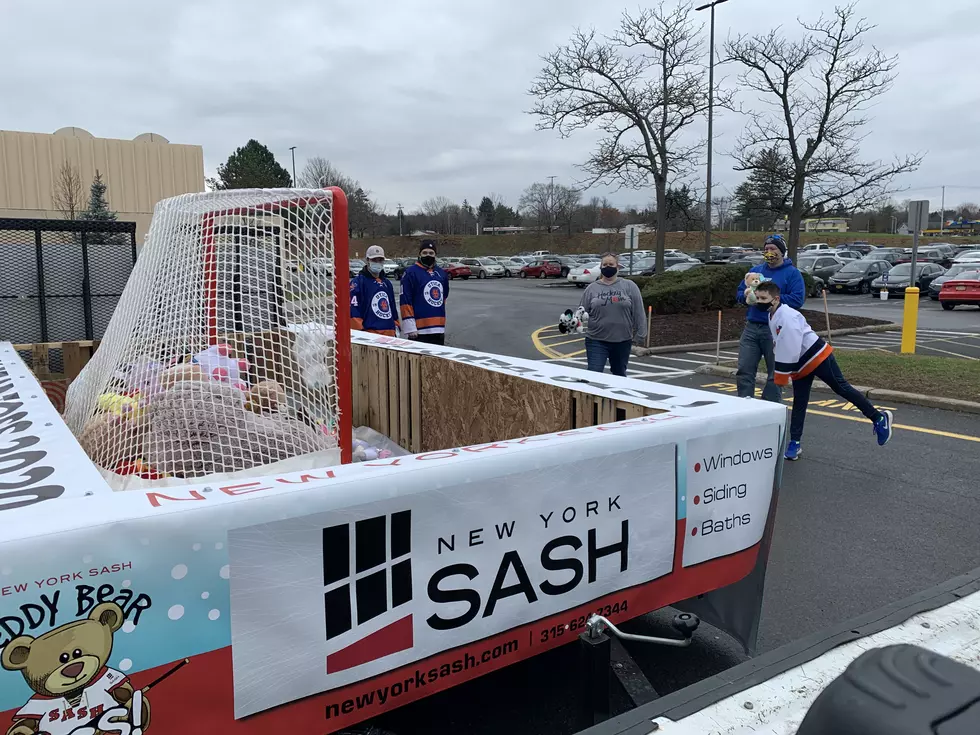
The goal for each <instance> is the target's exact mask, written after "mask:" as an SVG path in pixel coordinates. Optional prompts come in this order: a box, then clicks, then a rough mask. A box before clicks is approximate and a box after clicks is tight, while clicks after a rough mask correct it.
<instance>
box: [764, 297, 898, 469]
mask: <svg viewBox="0 0 980 735" xmlns="http://www.w3.org/2000/svg"><path fill="white" fill-rule="evenodd" d="M755 294H756V296H757V297H758V300H757V301H756V303H757V304H758V306H759V308H761V309H766V308H768V310H769V330H770V331H771V332H772V338H773V342H774V343H775V352H776V370H775V382H776V385H789V381H790V379H792V380H793V414H792V417H791V418H790V428H789V439H790V442H789V446H787V447H786V459H789V460H797V459H799V458H800V455H801V454H802V453H803V449H802V447H801V446H800V443H801V441H802V439H803V422H804V421H806V407H807V403H809V401H810V388H811V386H812V385H813V379H814V378H820V380H822V381H823V382H824V383H826V384H827V385H828V386H830V389H831V390H832V391H834V393H836V394H837V395H839V396H840V397H841V398H843V399H844V400H846V401H849V402H850V403H852V404H854V405H855V406H856V407H857V408H858V409H859V410H860V411H861V413H863V414H864V415H865V416H867V417H868V418H869V419H870V420H871V422H872V423H873V424H874V430H875V435H876V436H877V437H878V444H880V445H882V446H884V445H885V444H886V443H887V442H888V440H889V439H891V438H892V412H891V411H879V410H878V409H877V408H875V407H874V406H872V405H871V401H869V400H868V399H867V398H865V397H864V396H863V395H861V394H860V393H859V392H858V391H856V390H855V389H854V387H853V386H852V385H851V384H850V383H848V382H847V380H845V379H844V376H843V375H842V374H841V371H840V368H839V367H838V366H837V360H835V359H834V354H833V352H834V348H833V347H831V346H830V345H829V344H827V343H826V342H824V341H823V340H822V339H821V338H820V337H819V336H818V335H817V333H816V332H814V331H813V330H812V329H811V328H810V325H809V324H807V321H806V319H805V318H804V316H803V315H802V314H801V313H800V312H798V311H797V310H796V309H794V308H792V307H790V306H787V305H785V304H780V303H779V286H777V285H776V284H775V283H773V282H772V281H766V282H764V283H760V284H759V285H758V286H757V287H756V289H755Z"/></svg>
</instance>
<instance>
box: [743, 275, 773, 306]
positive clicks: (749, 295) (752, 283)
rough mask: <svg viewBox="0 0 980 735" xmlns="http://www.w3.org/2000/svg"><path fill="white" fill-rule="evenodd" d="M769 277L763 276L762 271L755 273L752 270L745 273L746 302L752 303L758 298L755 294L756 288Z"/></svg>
mask: <svg viewBox="0 0 980 735" xmlns="http://www.w3.org/2000/svg"><path fill="white" fill-rule="evenodd" d="M768 280H769V279H768V278H766V277H765V276H763V275H762V274H761V273H755V272H753V271H750V272H748V273H746V274H745V303H746V304H749V305H752V304H754V303H755V302H756V301H757V299H756V296H755V289H756V288H757V287H758V285H759V284H760V283H765V282H766V281H768Z"/></svg>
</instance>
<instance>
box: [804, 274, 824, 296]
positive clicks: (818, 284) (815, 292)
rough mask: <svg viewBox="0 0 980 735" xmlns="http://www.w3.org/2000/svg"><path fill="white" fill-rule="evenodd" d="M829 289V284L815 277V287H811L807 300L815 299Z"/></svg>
mask: <svg viewBox="0 0 980 735" xmlns="http://www.w3.org/2000/svg"><path fill="white" fill-rule="evenodd" d="M826 288H827V283H826V282H825V281H824V280H823V279H822V278H820V277H819V276H813V285H812V286H810V293H808V294H807V298H809V299H813V298H816V297H818V296H820V294H822V293H823V292H824V289H826Z"/></svg>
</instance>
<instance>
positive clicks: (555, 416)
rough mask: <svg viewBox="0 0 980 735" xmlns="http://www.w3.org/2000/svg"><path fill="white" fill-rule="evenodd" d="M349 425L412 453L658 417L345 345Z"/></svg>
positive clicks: (499, 376)
mask: <svg viewBox="0 0 980 735" xmlns="http://www.w3.org/2000/svg"><path fill="white" fill-rule="evenodd" d="M352 354H353V357H352V365H351V370H352V373H353V380H352V383H353V393H354V395H353V411H354V416H353V420H354V426H355V427H357V426H370V427H371V428H372V429H375V430H376V431H380V432H381V433H382V434H385V435H387V436H388V437H390V438H391V439H392V440H394V441H395V442H396V443H397V444H398V445H399V446H402V447H404V448H405V449H407V450H409V451H411V452H428V451H434V450H438V449H446V448H447V447H459V446H467V445H472V444H486V443H490V442H494V441H501V440H503V439H516V438H521V437H526V436H535V435H538V434H547V433H551V432H557V431H565V430H568V429H573V428H579V427H584V426H596V425H598V424H606V423H612V422H615V421H624V420H626V419H631V418H638V417H640V416H651V415H654V414H658V413H663V412H664V411H663V410H661V409H655V408H647V407H645V406H640V405H637V404H635V403H630V402H629V401H622V400H612V399H609V398H602V397H600V396H595V395H592V394H589V393H583V392H580V391H571V390H568V389H566V388H563V387H560V386H552V385H547V384H544V383H539V382H537V381H532V380H527V379H524V378H520V377H517V376H514V375H507V374H505V373H497V372H493V371H490V370H486V369H484V368H482V367H479V366H476V365H468V364H466V363H460V362H454V361H452V360H443V359H441V358H438V357H430V356H426V355H413V354H411V353H406V352H397V351H395V350H386V349H383V348H379V347H371V346H368V345H353V346H352Z"/></svg>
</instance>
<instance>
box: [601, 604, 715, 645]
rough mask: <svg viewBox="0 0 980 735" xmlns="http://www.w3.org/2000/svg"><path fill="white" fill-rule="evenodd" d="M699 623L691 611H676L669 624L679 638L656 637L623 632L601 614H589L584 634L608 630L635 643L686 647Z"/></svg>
mask: <svg viewBox="0 0 980 735" xmlns="http://www.w3.org/2000/svg"><path fill="white" fill-rule="evenodd" d="M699 625H701V620H700V619H699V618H698V616H697V615H692V614H691V613H678V614H677V615H675V616H674V620H673V622H671V626H672V627H673V628H674V630H676V631H677V632H678V633H679V634H680V635H681V637H680V638H658V637H656V636H652V635H636V634H634V633H624V632H623V631H621V630H620V629H619V628H617V627H616V626H615V625H613V624H612V623H611V622H609V620H608V619H606V618H604V617H603V616H602V615H594V614H593V615H590V616H589V619H588V620H586V621H585V634H586V635H587V636H588V637H589V638H592V639H596V638H599V636H601V635H602V634H603V633H605V632H606V630H609V631H610V632H611V633H612V634H613V635H614V636H616V637H617V638H620V639H621V640H624V641H636V642H637V643H654V644H657V645H661V646H676V647H677V648H686V647H687V646H689V645H691V641H692V640H693V636H694V631H696V630H697V629H698V626H699Z"/></svg>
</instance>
